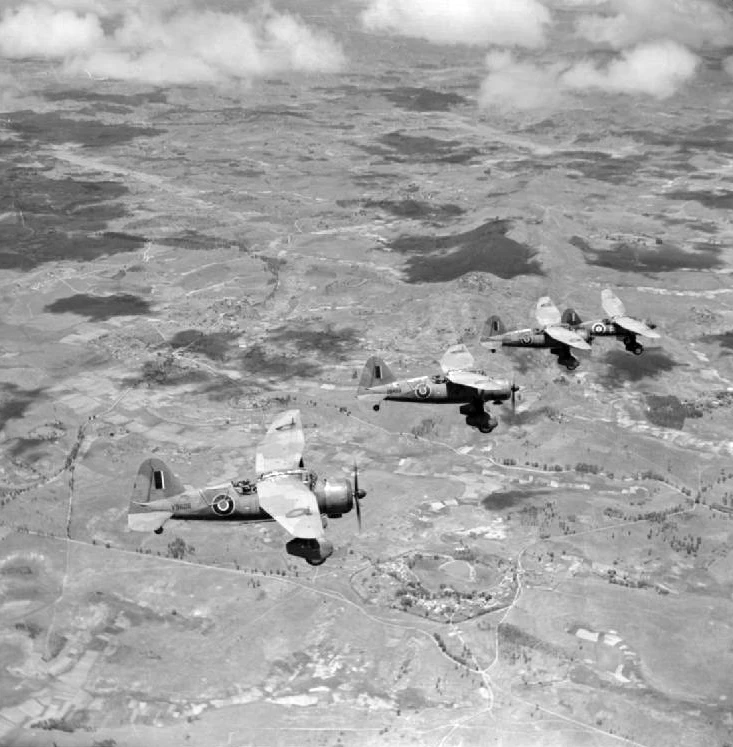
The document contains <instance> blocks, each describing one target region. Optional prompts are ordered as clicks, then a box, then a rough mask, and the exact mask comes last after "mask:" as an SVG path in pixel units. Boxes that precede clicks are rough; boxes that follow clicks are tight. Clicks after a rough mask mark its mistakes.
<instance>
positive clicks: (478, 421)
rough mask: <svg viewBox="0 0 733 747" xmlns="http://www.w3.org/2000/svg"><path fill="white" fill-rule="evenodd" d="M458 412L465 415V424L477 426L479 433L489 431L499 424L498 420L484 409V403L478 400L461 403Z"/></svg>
mask: <svg viewBox="0 0 733 747" xmlns="http://www.w3.org/2000/svg"><path fill="white" fill-rule="evenodd" d="M460 413H461V415H465V416H466V425H470V426H471V427H472V428H478V429H479V430H480V431H481V433H491V431H493V430H494V428H496V426H497V425H499V421H498V420H497V419H496V418H495V417H493V416H492V415H491V413H489V412H486V411H485V410H484V403H483V402H482V401H480V400H475V401H473V402H470V403H468V404H466V405H461V407H460Z"/></svg>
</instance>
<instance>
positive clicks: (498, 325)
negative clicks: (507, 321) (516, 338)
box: [479, 314, 506, 342]
mask: <svg viewBox="0 0 733 747" xmlns="http://www.w3.org/2000/svg"><path fill="white" fill-rule="evenodd" d="M505 332H506V327H505V326H504V322H502V321H501V318H500V317H498V316H496V314H492V315H491V316H490V317H489V318H488V319H487V320H486V321H485V322H484V327H483V329H482V330H481V335H480V336H479V342H492V341H493V340H494V339H495V338H496V337H498V336H499V335H503V334H504V333H505Z"/></svg>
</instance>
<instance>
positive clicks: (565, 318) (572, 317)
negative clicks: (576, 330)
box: [560, 307, 583, 327]
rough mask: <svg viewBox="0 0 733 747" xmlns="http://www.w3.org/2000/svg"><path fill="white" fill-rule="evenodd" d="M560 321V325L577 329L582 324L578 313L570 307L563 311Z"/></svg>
mask: <svg viewBox="0 0 733 747" xmlns="http://www.w3.org/2000/svg"><path fill="white" fill-rule="evenodd" d="M560 321H561V323H562V324H567V325H569V326H570V327H578V326H579V325H581V324H582V323H583V320H582V319H581V318H580V316H579V314H578V312H577V311H576V310H575V309H573V308H571V307H568V308H567V309H565V311H563V312H562V317H561V318H560Z"/></svg>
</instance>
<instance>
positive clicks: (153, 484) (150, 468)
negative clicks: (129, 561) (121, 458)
mask: <svg viewBox="0 0 733 747" xmlns="http://www.w3.org/2000/svg"><path fill="white" fill-rule="evenodd" d="M183 492H185V487H184V486H183V483H182V482H181V481H180V480H179V479H178V478H177V477H176V476H175V475H174V474H173V472H172V470H171V469H170V468H169V467H168V466H167V465H166V464H165V462H163V461H162V460H161V459H156V458H154V457H153V458H150V459H146V460H145V461H144V462H143V463H142V464H141V465H140V467H139V468H138V471H137V476H136V477H135V483H134V485H133V486H132V495H131V496H130V506H129V508H128V511H127V526H128V527H129V528H130V529H133V530H136V531H144V532H147V531H152V530H156V529H158V528H160V527H162V526H163V524H164V523H165V521H166V520H167V519H169V518H170V515H171V514H170V511H161V510H155V509H151V508H148V507H147V506H146V504H148V503H151V502H152V501H156V500H158V499H160V498H172V497H173V496H175V495H180V494H181V493H183Z"/></svg>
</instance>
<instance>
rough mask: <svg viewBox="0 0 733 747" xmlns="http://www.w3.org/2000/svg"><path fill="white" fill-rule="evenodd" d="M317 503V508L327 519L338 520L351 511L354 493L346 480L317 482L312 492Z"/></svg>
mask: <svg viewBox="0 0 733 747" xmlns="http://www.w3.org/2000/svg"><path fill="white" fill-rule="evenodd" d="M313 492H314V493H315V495H316V500H317V501H318V508H319V509H320V511H321V513H322V514H326V516H328V518H329V519H338V518H339V516H341V515H342V514H345V513H348V512H349V511H351V509H352V507H353V505H354V493H353V489H352V487H351V483H350V482H349V481H348V480H338V479H336V480H328V479H325V480H323V482H319V483H318V484H317V485H316V487H315V490H314V491H313Z"/></svg>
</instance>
